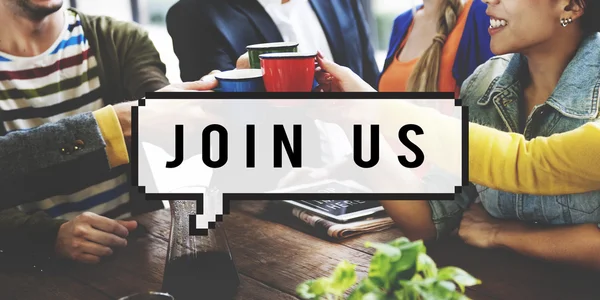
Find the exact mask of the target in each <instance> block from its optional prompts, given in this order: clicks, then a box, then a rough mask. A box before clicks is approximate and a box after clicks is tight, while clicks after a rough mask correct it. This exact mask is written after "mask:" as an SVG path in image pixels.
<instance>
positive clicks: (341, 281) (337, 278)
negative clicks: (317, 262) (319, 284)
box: [328, 260, 357, 296]
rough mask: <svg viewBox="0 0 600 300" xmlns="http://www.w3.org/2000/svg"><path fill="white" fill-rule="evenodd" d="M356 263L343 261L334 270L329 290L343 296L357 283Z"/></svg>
mask: <svg viewBox="0 0 600 300" xmlns="http://www.w3.org/2000/svg"><path fill="white" fill-rule="evenodd" d="M355 269H356V265H353V264H351V263H350V262H348V261H345V260H344V261H342V262H340V263H339V264H338V266H337V267H336V268H335V270H334V271H333V275H332V277H331V283H330V285H329V289H328V291H329V292H331V293H333V294H335V295H338V296H341V295H343V294H344V292H345V291H346V290H348V289H349V288H350V287H352V286H353V285H354V284H355V283H356V279H357V277H356V271H355Z"/></svg>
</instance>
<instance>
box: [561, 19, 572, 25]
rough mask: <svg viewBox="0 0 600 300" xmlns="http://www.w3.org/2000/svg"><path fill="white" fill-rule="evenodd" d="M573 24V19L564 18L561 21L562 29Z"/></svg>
mask: <svg viewBox="0 0 600 300" xmlns="http://www.w3.org/2000/svg"><path fill="white" fill-rule="evenodd" d="M572 22H573V19H571V18H568V19H565V18H562V19H560V25H562V27H567V25H569V24H571V23H572Z"/></svg>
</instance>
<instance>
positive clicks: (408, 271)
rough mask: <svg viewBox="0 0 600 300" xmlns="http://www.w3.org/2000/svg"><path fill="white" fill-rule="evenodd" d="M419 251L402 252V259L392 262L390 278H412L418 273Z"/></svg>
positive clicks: (410, 249) (411, 249)
mask: <svg viewBox="0 0 600 300" xmlns="http://www.w3.org/2000/svg"><path fill="white" fill-rule="evenodd" d="M418 254H419V253H418V249H416V248H408V249H405V250H402V256H401V257H400V259H397V260H395V261H392V262H391V264H392V266H391V267H390V276H391V277H393V280H394V281H396V280H398V279H406V280H409V279H410V278H412V277H413V276H414V274H415V272H416V260H417V255H418Z"/></svg>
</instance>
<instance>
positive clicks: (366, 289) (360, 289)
mask: <svg viewBox="0 0 600 300" xmlns="http://www.w3.org/2000/svg"><path fill="white" fill-rule="evenodd" d="M369 293H382V294H383V292H382V291H381V288H380V286H379V285H377V284H375V283H374V282H373V281H372V280H371V279H370V278H365V279H363V280H361V281H360V282H359V283H358V285H357V286H356V289H355V290H354V291H352V293H351V294H350V297H348V300H363V298H364V296H365V295H366V294H369Z"/></svg>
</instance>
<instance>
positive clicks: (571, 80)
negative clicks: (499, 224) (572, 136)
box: [431, 34, 600, 236]
mask: <svg viewBox="0 0 600 300" xmlns="http://www.w3.org/2000/svg"><path fill="white" fill-rule="evenodd" d="M523 71H527V59H526V58H525V56H523V55H521V54H509V55H503V56H496V57H493V58H491V59H490V60H489V61H488V62H486V63H485V64H483V65H481V66H480V67H478V68H477V69H476V70H475V72H474V73H473V74H472V75H471V76H470V77H469V78H468V79H467V80H466V81H465V83H464V84H463V86H462V90H461V98H462V100H463V103H464V104H465V105H467V106H469V120H470V121H471V122H475V123H479V124H482V125H486V126H489V127H493V128H496V129H499V130H503V131H509V132H519V133H522V134H524V136H525V138H526V139H532V138H534V137H536V136H550V135H552V134H555V133H561V132H565V131H569V130H572V129H575V128H577V127H580V126H581V125H583V124H585V123H587V122H591V121H594V120H597V119H598V118H599V116H598V98H599V96H598V94H599V90H600V34H593V35H590V36H588V37H586V38H585V39H584V40H583V42H582V44H581V45H580V47H579V50H578V51H577V53H576V55H575V57H574V58H573V59H572V60H571V62H570V63H569V64H568V66H567V68H566V69H565V70H564V72H563V74H562V76H561V78H560V80H559V82H558V84H557V86H556V88H555V89H554V91H553V93H552V94H551V95H550V97H549V98H548V99H547V101H546V102H545V103H543V104H540V105H537V106H536V107H535V108H534V109H533V111H532V113H531V115H530V116H528V117H527V119H526V121H525V120H524V118H523V119H522V118H521V111H523V110H524V108H522V107H521V104H522V103H523V100H521V98H522V97H521V95H522V86H521V82H520V81H519V80H520V79H519V77H520V76H519V74H522V73H521V72H523ZM520 120H523V121H520ZM573 151H584V149H573ZM599 155H600V153H599ZM467 190H468V189H467ZM476 197H479V198H480V200H481V202H482V204H483V206H484V207H485V209H486V210H487V211H488V212H489V213H490V214H491V215H492V216H494V217H496V218H501V219H514V220H521V221H525V222H531V223H538V224H547V225H565V224H582V223H600V209H599V208H600V191H597V192H589V193H583V194H571V195H560V196H537V195H526V194H513V193H507V192H502V191H498V190H494V189H491V188H487V187H484V186H476V192H472V193H471V194H470V195H469V196H467V193H466V192H465V193H463V195H459V196H458V197H457V199H456V200H455V201H431V207H432V211H433V218H434V223H435V224H436V227H437V228H438V236H439V235H440V234H445V233H447V232H449V231H451V230H452V229H454V228H453V227H456V226H458V224H459V222H460V217H461V215H462V212H463V211H464V209H465V208H466V207H467V206H468V205H469V204H470V203H472V202H473V201H474V200H475V198H476Z"/></svg>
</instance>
